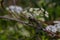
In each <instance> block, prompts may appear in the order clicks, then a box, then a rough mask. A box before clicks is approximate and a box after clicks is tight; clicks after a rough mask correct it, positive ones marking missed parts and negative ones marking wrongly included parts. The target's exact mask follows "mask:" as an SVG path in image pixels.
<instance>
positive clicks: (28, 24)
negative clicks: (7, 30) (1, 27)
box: [0, 16, 33, 26]
mask: <svg viewBox="0 0 60 40" xmlns="http://www.w3.org/2000/svg"><path fill="white" fill-rule="evenodd" d="M1 18H3V19H8V20H13V21H17V22H19V23H21V24H24V25H28V26H33V25H31V24H28V23H26V22H23V21H21V20H18V19H15V18H9V17H5V16H0V19H1Z"/></svg>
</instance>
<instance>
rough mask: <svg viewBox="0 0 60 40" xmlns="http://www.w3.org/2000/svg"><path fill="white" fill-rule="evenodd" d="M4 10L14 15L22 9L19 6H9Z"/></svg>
mask: <svg viewBox="0 0 60 40" xmlns="http://www.w3.org/2000/svg"><path fill="white" fill-rule="evenodd" d="M6 10H8V11H11V12H13V13H15V12H16V13H20V12H21V11H22V10H23V9H22V7H20V6H14V5H11V6H9V7H7V8H6Z"/></svg>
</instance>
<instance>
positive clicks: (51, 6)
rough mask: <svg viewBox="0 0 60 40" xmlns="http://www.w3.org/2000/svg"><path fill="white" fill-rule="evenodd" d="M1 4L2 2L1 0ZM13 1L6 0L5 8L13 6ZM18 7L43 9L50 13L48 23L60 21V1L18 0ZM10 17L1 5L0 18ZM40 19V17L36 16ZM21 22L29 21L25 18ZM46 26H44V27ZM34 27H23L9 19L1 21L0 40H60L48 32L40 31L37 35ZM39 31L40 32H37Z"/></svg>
mask: <svg viewBox="0 0 60 40" xmlns="http://www.w3.org/2000/svg"><path fill="white" fill-rule="evenodd" d="M0 3H1V0H0ZM13 4H14V2H13V0H4V4H3V5H4V7H8V6H9V5H13ZM15 4H16V5H18V6H22V7H23V8H28V7H32V8H41V7H43V8H44V9H45V10H46V11H48V13H49V18H46V17H44V18H45V19H46V21H52V20H60V19H59V18H60V0H16V3H15ZM4 15H9V12H8V11H6V10H4V9H3V8H2V7H1V4H0V16H4ZM36 18H37V19H38V18H40V16H36ZM21 20H24V21H27V22H28V19H27V20H26V19H25V18H24V17H21ZM45 26H46V25H45V24H44V25H43V27H45ZM35 29H36V28H34V27H31V26H28V25H23V24H21V23H19V22H16V21H11V20H8V19H0V40H60V39H58V38H53V37H50V36H49V35H48V34H47V33H46V32H44V31H42V30H39V33H37V34H36V32H35ZM37 31H38V30H37Z"/></svg>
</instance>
